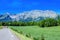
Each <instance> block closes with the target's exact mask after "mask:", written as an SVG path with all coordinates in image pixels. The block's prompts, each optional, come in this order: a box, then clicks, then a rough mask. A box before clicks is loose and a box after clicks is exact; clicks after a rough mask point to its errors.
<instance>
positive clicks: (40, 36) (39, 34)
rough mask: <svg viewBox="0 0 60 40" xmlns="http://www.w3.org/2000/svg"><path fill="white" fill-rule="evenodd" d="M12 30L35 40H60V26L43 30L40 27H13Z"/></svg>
mask: <svg viewBox="0 0 60 40" xmlns="http://www.w3.org/2000/svg"><path fill="white" fill-rule="evenodd" d="M10 28H11V29H13V30H14V31H16V32H18V33H20V34H23V35H25V36H26V37H28V38H31V39H33V40H60V26H57V27H54V26H53V27H49V28H48V27H45V28H41V27H38V26H11V27H10Z"/></svg>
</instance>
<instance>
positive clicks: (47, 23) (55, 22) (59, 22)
mask: <svg viewBox="0 0 60 40" xmlns="http://www.w3.org/2000/svg"><path fill="white" fill-rule="evenodd" d="M2 25H3V26H40V27H50V26H59V25H60V16H58V17H57V18H56V19H53V18H46V19H44V20H40V21H29V22H21V21H10V22H0V26H2Z"/></svg>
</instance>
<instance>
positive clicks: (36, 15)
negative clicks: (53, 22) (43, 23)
mask: <svg viewBox="0 0 60 40" xmlns="http://www.w3.org/2000/svg"><path fill="white" fill-rule="evenodd" d="M57 16H58V14H57V13H56V12H55V11H52V10H31V11H25V12H22V13H18V14H16V15H14V14H13V15H11V14H10V13H8V12H7V13H6V14H2V15H0V21H39V20H43V19H45V18H56V17H57Z"/></svg>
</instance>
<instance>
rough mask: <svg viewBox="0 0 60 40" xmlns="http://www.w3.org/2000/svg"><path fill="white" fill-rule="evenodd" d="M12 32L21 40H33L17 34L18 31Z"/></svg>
mask: <svg viewBox="0 0 60 40" xmlns="http://www.w3.org/2000/svg"><path fill="white" fill-rule="evenodd" d="M10 30H11V31H12V33H14V34H15V35H16V36H17V37H18V38H19V40H32V39H30V38H27V37H26V36H24V35H22V34H19V33H17V32H16V31H14V30H12V29H10Z"/></svg>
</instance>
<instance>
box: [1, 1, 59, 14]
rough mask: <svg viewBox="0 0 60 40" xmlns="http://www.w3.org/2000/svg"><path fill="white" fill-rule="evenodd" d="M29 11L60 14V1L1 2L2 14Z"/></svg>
mask: <svg viewBox="0 0 60 40" xmlns="http://www.w3.org/2000/svg"><path fill="white" fill-rule="evenodd" d="M29 10H53V11H56V12H58V13H59V12H60V0H0V13H5V12H10V13H19V12H24V11H29Z"/></svg>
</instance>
